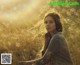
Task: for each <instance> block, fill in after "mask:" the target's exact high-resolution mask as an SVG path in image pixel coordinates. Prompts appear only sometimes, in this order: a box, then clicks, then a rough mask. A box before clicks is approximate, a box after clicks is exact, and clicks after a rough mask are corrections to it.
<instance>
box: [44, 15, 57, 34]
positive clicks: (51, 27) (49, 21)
mask: <svg viewBox="0 0 80 65" xmlns="http://www.w3.org/2000/svg"><path fill="white" fill-rule="evenodd" d="M44 23H45V27H46V29H47V31H48V32H53V31H55V30H56V25H55V22H54V19H53V18H52V17H51V16H47V17H46V18H45V19H44Z"/></svg>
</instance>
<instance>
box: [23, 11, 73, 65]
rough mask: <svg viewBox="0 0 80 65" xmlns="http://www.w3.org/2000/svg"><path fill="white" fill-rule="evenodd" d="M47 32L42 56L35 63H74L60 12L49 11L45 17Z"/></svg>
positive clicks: (53, 64) (60, 64) (58, 64)
mask: <svg viewBox="0 0 80 65" xmlns="http://www.w3.org/2000/svg"><path fill="white" fill-rule="evenodd" d="M44 23H45V27H46V29H47V33H46V34H45V46H44V49H43V51H42V57H41V58H40V59H37V60H33V61H24V62H26V63H31V62H34V63H35V65H73V63H72V60H71V58H70V54H69V50H68V46H67V43H66V40H65V39H64V36H63V35H62V25H61V22H60V17H59V15H58V14H55V13H49V14H48V15H47V16H46V17H45V19H44Z"/></svg>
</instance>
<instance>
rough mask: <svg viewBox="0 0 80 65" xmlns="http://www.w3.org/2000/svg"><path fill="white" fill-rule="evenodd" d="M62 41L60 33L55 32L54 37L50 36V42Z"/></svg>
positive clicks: (62, 37) (62, 36)
mask: <svg viewBox="0 0 80 65" xmlns="http://www.w3.org/2000/svg"><path fill="white" fill-rule="evenodd" d="M63 39H64V35H63V34H62V32H57V33H55V34H54V36H52V40H63Z"/></svg>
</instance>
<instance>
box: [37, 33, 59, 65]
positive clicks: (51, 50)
mask: <svg viewBox="0 0 80 65" xmlns="http://www.w3.org/2000/svg"><path fill="white" fill-rule="evenodd" d="M59 47H60V37H59V36H58V35H56V36H54V37H52V39H51V40H50V43H49V46H48V48H47V50H46V52H45V53H44V55H43V56H42V58H40V59H38V60H37V61H36V65H44V64H46V63H47V62H49V60H50V59H51V57H52V56H54V55H55V54H56V53H58V52H59Z"/></svg>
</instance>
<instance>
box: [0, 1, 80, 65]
mask: <svg viewBox="0 0 80 65" xmlns="http://www.w3.org/2000/svg"><path fill="white" fill-rule="evenodd" d="M50 1H53V0H44V1H42V3H41V4H40V5H41V7H37V9H38V10H37V11H36V16H35V17H33V18H32V19H30V21H27V20H26V19H25V20H22V23H15V22H12V23H10V22H8V21H7V22H6V21H2V20H1V21H0V53H4V52H9V53H12V55H13V64H12V65H18V64H17V62H18V61H19V60H20V61H21V60H32V59H35V58H39V57H41V51H42V49H43V46H44V34H45V33H46V30H45V25H44V17H45V15H46V14H48V13H50V12H57V13H58V14H59V15H60V17H61V22H62V24H63V35H64V36H65V38H66V40H67V42H68V46H69V50H70V54H71V58H72V60H73V63H74V65H79V64H80V29H79V28H80V6H50V5H49V4H48V2H50ZM57 1H59V0H57ZM66 1H69V0H66ZM70 1H71V0H70ZM73 1H75V0H73ZM77 1H78V0H77ZM33 14H34V13H33Z"/></svg>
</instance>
